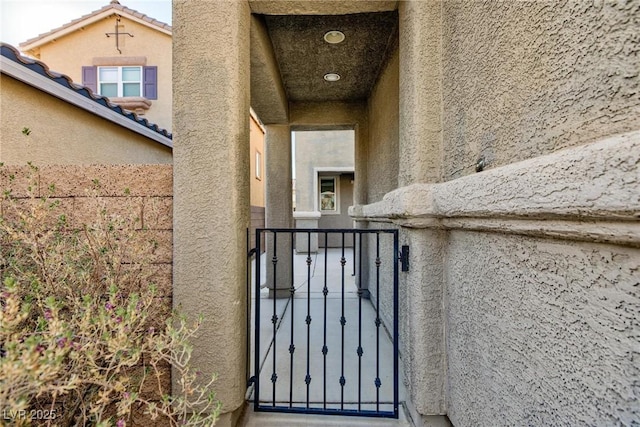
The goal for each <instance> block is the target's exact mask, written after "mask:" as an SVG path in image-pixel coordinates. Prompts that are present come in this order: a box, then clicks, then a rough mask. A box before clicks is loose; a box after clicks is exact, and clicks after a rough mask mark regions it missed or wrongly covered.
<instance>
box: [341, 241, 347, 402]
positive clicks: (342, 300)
mask: <svg viewBox="0 0 640 427" xmlns="http://www.w3.org/2000/svg"><path fill="white" fill-rule="evenodd" d="M346 263H347V260H346V259H345V258H344V234H342V256H341V258H340V265H341V266H342V268H341V273H342V274H341V276H342V280H341V288H342V297H341V302H342V316H341V317H340V325H342V347H341V349H340V352H341V355H340V359H341V360H340V410H344V385H345V383H346V380H345V378H344V325H345V324H346V323H347V319H345V317H344V266H345V264H346Z"/></svg>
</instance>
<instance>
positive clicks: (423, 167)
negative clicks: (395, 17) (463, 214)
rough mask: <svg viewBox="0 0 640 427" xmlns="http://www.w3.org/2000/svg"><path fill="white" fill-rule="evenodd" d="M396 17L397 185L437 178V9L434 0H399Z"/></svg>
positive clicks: (439, 90) (439, 57)
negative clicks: (398, 67) (397, 50)
mask: <svg viewBox="0 0 640 427" xmlns="http://www.w3.org/2000/svg"><path fill="white" fill-rule="evenodd" d="M399 19H400V81H399V84H400V99H399V103H400V105H399V108H400V112H399V117H400V127H399V132H400V153H399V154H400V156H399V176H398V186H399V187H402V186H405V185H410V184H413V183H416V182H437V181H439V180H440V169H441V162H442V143H441V141H442V40H441V37H442V13H441V2H440V1H435V0H425V1H403V2H400V5H399Z"/></svg>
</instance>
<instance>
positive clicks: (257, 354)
mask: <svg viewBox="0 0 640 427" xmlns="http://www.w3.org/2000/svg"><path fill="white" fill-rule="evenodd" d="M256 247H257V248H260V230H259V229H257V230H256ZM255 274H256V283H255V286H256V289H255V291H256V302H255V304H256V309H255V314H254V316H255V324H256V327H255V342H254V344H253V348H254V354H253V358H254V363H255V364H254V367H253V375H254V377H255V381H254V382H253V387H254V389H253V398H254V401H253V409H254V410H258V406H260V396H259V394H260V274H261V272H260V249H258V255H257V256H256V272H255Z"/></svg>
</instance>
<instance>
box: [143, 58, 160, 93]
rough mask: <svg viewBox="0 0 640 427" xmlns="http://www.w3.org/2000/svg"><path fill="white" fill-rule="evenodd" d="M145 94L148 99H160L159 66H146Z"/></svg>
mask: <svg viewBox="0 0 640 427" xmlns="http://www.w3.org/2000/svg"><path fill="white" fill-rule="evenodd" d="M143 75H144V77H143V85H144V92H143V96H144V97H145V98H147V99H158V67H156V66H153V67H144V69H143Z"/></svg>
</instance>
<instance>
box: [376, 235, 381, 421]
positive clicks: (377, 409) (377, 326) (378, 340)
mask: <svg viewBox="0 0 640 427" xmlns="http://www.w3.org/2000/svg"><path fill="white" fill-rule="evenodd" d="M375 385H376V411H380V386H381V385H382V383H381V382H380V233H376V380H375Z"/></svg>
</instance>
